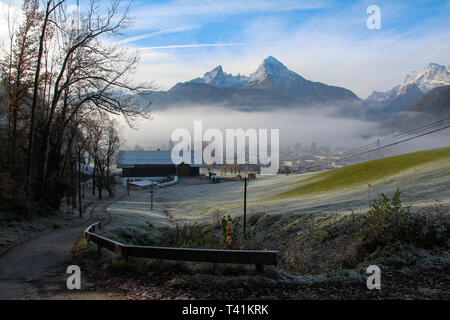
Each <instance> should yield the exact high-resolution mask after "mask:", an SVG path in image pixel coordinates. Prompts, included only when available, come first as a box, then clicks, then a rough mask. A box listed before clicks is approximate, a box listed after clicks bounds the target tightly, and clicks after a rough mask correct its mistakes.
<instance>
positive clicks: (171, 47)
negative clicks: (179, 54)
mask: <svg viewBox="0 0 450 320" xmlns="http://www.w3.org/2000/svg"><path fill="white" fill-rule="evenodd" d="M242 45H245V43H192V44H174V45H168V46H152V47H142V48H139V49H140V50H154V49H178V48H202V47H228V46H242Z"/></svg>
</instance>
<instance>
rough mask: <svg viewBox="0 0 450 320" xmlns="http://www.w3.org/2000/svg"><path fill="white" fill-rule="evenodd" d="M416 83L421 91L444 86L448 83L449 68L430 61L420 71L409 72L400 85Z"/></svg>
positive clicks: (449, 77) (449, 79)
mask: <svg viewBox="0 0 450 320" xmlns="http://www.w3.org/2000/svg"><path fill="white" fill-rule="evenodd" d="M410 84H416V85H417V86H418V87H419V89H420V90H422V91H423V93H426V92H428V91H430V90H431V89H433V88H436V87H440V86H445V85H449V84H450V69H449V66H444V65H440V64H437V63H430V64H429V65H428V66H427V67H426V68H425V69H424V70H422V71H413V72H410V73H409V74H408V75H407V76H406V79H405V81H404V82H403V84H402V85H401V87H405V86H408V85H410Z"/></svg>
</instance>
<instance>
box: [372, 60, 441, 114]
mask: <svg viewBox="0 0 450 320" xmlns="http://www.w3.org/2000/svg"><path fill="white" fill-rule="evenodd" d="M449 71H450V66H445V65H440V64H437V63H430V64H428V66H427V67H426V68H425V69H423V70H421V71H412V72H410V73H408V74H407V76H406V78H405V81H404V82H403V83H402V84H401V85H398V86H396V87H394V88H393V89H391V90H389V91H386V92H377V91H374V92H373V93H372V94H371V95H370V96H369V97H368V98H367V99H366V102H367V103H368V104H369V105H371V106H389V104H391V103H392V102H393V101H394V100H396V99H397V100H398V99H399V98H400V99H403V100H407V99H409V100H411V101H415V100H417V101H418V99H419V98H420V97H421V96H422V95H423V94H425V93H427V92H428V91H430V90H431V89H433V88H436V87H440V86H445V85H450V72H449ZM411 95H412V96H414V97H413V98H411V97H409V98H406V97H407V96H411ZM417 101H416V102H417Z"/></svg>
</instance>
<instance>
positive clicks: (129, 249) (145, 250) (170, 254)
mask: <svg viewBox="0 0 450 320" xmlns="http://www.w3.org/2000/svg"><path fill="white" fill-rule="evenodd" d="M97 227H98V228H99V229H101V224H100V222H96V223H94V224H92V225H90V226H89V227H88V228H87V229H86V230H85V231H84V234H85V237H86V239H87V241H92V242H94V243H95V244H97V248H98V249H99V250H100V248H106V249H108V250H111V251H114V252H116V253H117V254H118V255H120V256H122V257H124V258H127V257H129V256H132V257H140V258H151V259H166V260H181V261H196V262H215V263H236V264H254V265H256V269H257V270H261V269H262V266H263V265H276V264H277V262H278V251H260V250H221V249H194V248H173V247H153V246H133V245H126V244H123V243H120V242H117V241H114V240H111V239H108V238H106V237H102V236H100V235H98V234H95V233H94V231H95V229H96V228H97Z"/></svg>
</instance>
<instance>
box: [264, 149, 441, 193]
mask: <svg viewBox="0 0 450 320" xmlns="http://www.w3.org/2000/svg"><path fill="white" fill-rule="evenodd" d="M443 159H448V160H449V165H450V147H445V148H439V149H433V150H425V151H418V152H413V153H407V154H403V155H399V156H393V157H387V158H382V159H377V160H371V161H367V162H361V163H357V164H354V165H350V166H347V167H343V168H339V169H334V170H329V171H324V172H321V173H319V174H317V175H314V176H312V177H311V178H308V179H306V180H303V181H301V182H298V183H294V184H293V189H292V190H290V191H287V192H283V193H280V194H278V195H275V196H273V197H271V198H269V199H268V200H278V199H285V198H290V197H296V196H302V195H306V194H311V193H318V192H324V191H329V190H333V189H338V188H342V187H351V186H356V185H361V184H368V183H373V182H375V181H376V180H379V179H382V178H385V177H388V176H391V175H394V174H396V173H398V172H400V171H403V170H406V169H409V168H412V167H415V166H418V165H421V164H425V163H428V162H433V161H437V160H443Z"/></svg>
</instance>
